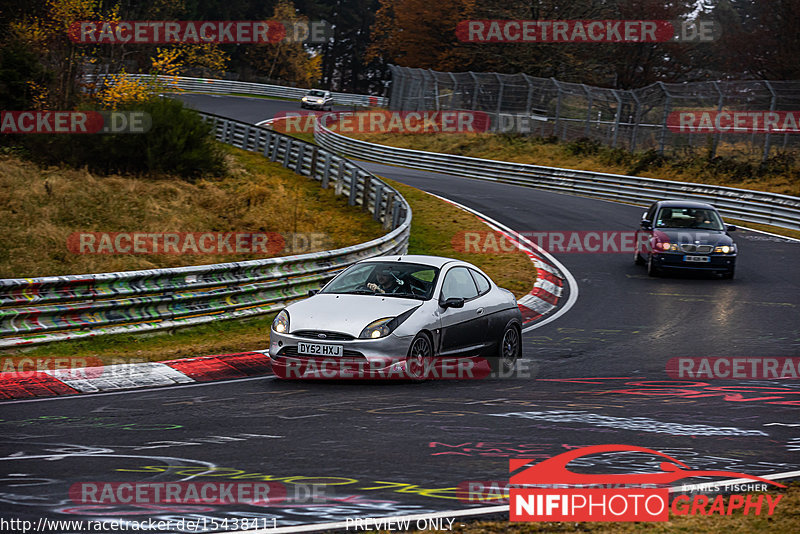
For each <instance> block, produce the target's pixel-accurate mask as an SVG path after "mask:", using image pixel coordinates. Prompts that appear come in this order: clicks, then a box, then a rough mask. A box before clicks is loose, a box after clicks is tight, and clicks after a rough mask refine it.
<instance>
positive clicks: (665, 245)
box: [656, 241, 678, 250]
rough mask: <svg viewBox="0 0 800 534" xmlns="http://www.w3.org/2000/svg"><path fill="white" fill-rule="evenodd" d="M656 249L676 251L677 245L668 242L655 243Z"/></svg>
mask: <svg viewBox="0 0 800 534" xmlns="http://www.w3.org/2000/svg"><path fill="white" fill-rule="evenodd" d="M656 248H660V249H661V250H678V245H676V244H675V243H670V242H669V241H662V242H660V243H656Z"/></svg>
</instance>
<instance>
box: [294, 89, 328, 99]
mask: <svg viewBox="0 0 800 534" xmlns="http://www.w3.org/2000/svg"><path fill="white" fill-rule="evenodd" d="M308 96H325V91H316V90H315V91H309V92H308ZM295 98H296V97H295Z"/></svg>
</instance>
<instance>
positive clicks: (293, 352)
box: [278, 347, 366, 360]
mask: <svg viewBox="0 0 800 534" xmlns="http://www.w3.org/2000/svg"><path fill="white" fill-rule="evenodd" d="M278 356H279V357H280V356H284V357H289V358H301V359H308V360H327V359H330V358H332V356H310V355H308V354H299V353H298V352H297V347H284V348H282V349H281V350H279V351H278ZM342 357H343V358H356V359H362V360H366V358H365V357H364V355H363V354H362V353H360V352H358V351H357V350H349V349H344V354H343V355H342Z"/></svg>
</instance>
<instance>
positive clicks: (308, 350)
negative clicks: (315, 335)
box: [297, 341, 344, 356]
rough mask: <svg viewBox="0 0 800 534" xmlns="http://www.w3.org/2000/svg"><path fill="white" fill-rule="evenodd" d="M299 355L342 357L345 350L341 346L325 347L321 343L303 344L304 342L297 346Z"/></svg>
mask: <svg viewBox="0 0 800 534" xmlns="http://www.w3.org/2000/svg"><path fill="white" fill-rule="evenodd" d="M297 352H298V354H308V355H310V356H341V355H342V354H343V352H344V351H343V349H342V346H341V345H323V344H321V343H303V342H302V341H301V342H299V343H298V344H297Z"/></svg>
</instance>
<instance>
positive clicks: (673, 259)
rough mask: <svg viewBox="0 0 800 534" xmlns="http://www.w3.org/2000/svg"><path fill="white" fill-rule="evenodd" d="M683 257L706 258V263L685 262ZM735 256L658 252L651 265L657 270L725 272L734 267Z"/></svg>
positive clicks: (654, 255)
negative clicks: (707, 259) (707, 258)
mask: <svg viewBox="0 0 800 534" xmlns="http://www.w3.org/2000/svg"><path fill="white" fill-rule="evenodd" d="M685 256H708V257H709V261H707V262H689V261H685V260H684V257H685ZM736 256H737V255H736V254H685V253H683V252H659V253H656V254H653V263H654V264H655V265H656V267H658V268H659V269H680V270H691V271H715V272H727V271H731V270H733V269H734V268H735V267H736Z"/></svg>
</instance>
